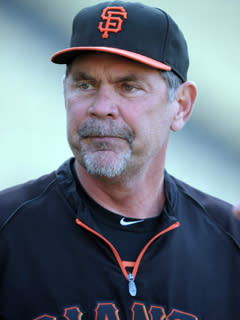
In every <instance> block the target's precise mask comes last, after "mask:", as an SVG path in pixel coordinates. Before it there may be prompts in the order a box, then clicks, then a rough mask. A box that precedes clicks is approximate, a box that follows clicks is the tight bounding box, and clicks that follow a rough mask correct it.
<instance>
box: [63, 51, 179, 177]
mask: <svg viewBox="0 0 240 320" xmlns="http://www.w3.org/2000/svg"><path fill="white" fill-rule="evenodd" d="M64 94H65V104H66V111H67V132H68V140H69V144H70V146H71V149H72V151H73V153H74V156H75V158H76V160H77V161H78V163H79V164H80V165H81V166H83V167H84V168H85V169H86V170H87V171H88V172H89V173H90V174H91V175H93V176H105V177H108V178H112V177H116V176H120V175H122V174H127V175H130V176H132V175H134V174H138V173H139V172H141V170H142V169H144V168H146V167H147V166H149V165H154V163H157V161H161V162H162V164H163V163H164V159H165V152H166V145H167V141H168V136H169V131H170V127H171V123H172V120H173V117H174V110H175V108H174V103H169V102H168V93H167V86H166V84H165V82H164V80H163V78H162V77H161V75H160V72H159V71H158V70H156V69H153V68H151V67H148V66H145V65H143V64H140V63H138V62H134V61H131V60H128V59H125V58H123V57H119V56H115V55H111V54H106V53H88V54H83V55H81V56H79V57H78V58H76V59H75V60H74V62H73V64H72V66H71V68H70V71H69V73H68V75H67V77H66V79H65V83H64Z"/></svg>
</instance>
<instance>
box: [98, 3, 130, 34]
mask: <svg viewBox="0 0 240 320" xmlns="http://www.w3.org/2000/svg"><path fill="white" fill-rule="evenodd" d="M101 19H102V20H104V21H100V22H99V25H98V30H99V31H100V32H102V33H103V34H102V37H103V39H107V38H108V37H109V34H108V33H109V32H114V33H118V32H120V31H122V24H123V21H124V19H127V12H126V10H125V9H124V8H123V7H107V8H105V9H103V12H102V14H101ZM104 23H105V26H103V24H104Z"/></svg>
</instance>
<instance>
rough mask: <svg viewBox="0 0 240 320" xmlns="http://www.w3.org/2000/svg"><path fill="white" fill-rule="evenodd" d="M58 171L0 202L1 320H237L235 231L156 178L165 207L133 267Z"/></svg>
mask: <svg viewBox="0 0 240 320" xmlns="http://www.w3.org/2000/svg"><path fill="white" fill-rule="evenodd" d="M71 161H74V159H71V160H68V161H66V162H65V163H64V164H63V165H62V166H61V167H60V168H59V169H58V170H57V171H55V172H53V173H51V174H48V175H46V176H43V177H41V178H40V179H37V180H33V181H30V182H28V183H25V184H22V185H19V186H16V187H13V188H9V189H7V190H4V191H2V192H0V319H1V320H38V319H42V320H48V319H56V320H60V319H68V320H79V319H82V320H85V319H88V320H90V319H91V320H93V319H94V320H100V319H101V320H115V319H117V320H130V319H131V320H133V319H136V320H160V319H161V320H165V319H166V320H167V319H168V320H192V319H198V320H215V319H216V320H233V319H235V320H237V319H240V290H239V288H238V286H239V283H240V249H239V246H240V222H239V221H237V220H236V219H235V218H234V217H232V213H231V210H232V207H231V205H230V204H227V203H225V202H223V201H221V200H219V199H216V198H213V197H211V196H209V195H206V194H204V193H202V192H200V191H198V190H196V189H194V188H192V187H190V186H189V185H187V184H185V183H183V182H181V181H179V180H177V179H175V178H173V177H172V176H170V175H169V174H168V173H167V172H165V193H166V198H167V204H168V205H167V206H166V207H165V208H164V210H163V211H162V213H161V219H160V223H159V226H158V232H157V233H156V235H155V236H154V237H153V238H152V239H151V240H150V241H149V242H148V243H147V244H146V245H145V247H144V248H143V249H142V251H141V252H140V253H139V256H138V258H137V260H136V262H135V263H134V264H128V263H127V262H126V261H122V259H121V257H120V256H119V254H118V252H117V250H116V249H115V248H114V247H113V245H112V244H111V243H110V242H109V241H108V239H106V238H104V237H103V236H102V235H101V234H100V233H99V230H98V226H97V225H96V224H95V222H94V220H93V219H92V215H91V208H90V207H89V204H88V202H87V201H86V199H85V198H84V197H80V196H79V194H78V192H77V189H76V184H75V181H74V178H73V175H72V172H71V169H70V163H71Z"/></svg>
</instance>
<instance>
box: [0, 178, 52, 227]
mask: <svg viewBox="0 0 240 320" xmlns="http://www.w3.org/2000/svg"><path fill="white" fill-rule="evenodd" d="M55 181H56V174H55V172H52V173H50V174H47V175H44V176H42V177H40V178H38V179H35V180H31V181H28V182H26V183H23V184H19V185H17V186H14V187H11V188H8V189H5V190H2V191H0V230H1V229H2V228H3V227H4V226H5V225H6V224H7V222H8V221H9V220H10V219H11V218H12V217H13V216H14V215H15V214H16V213H17V212H18V211H19V210H20V209H21V208H23V207H24V206H26V205H27V204H29V203H31V202H33V201H34V200H36V199H38V198H41V196H43V195H44V194H46V193H47V192H48V190H49V189H50V188H51V187H52V186H53V185H54V183H55Z"/></svg>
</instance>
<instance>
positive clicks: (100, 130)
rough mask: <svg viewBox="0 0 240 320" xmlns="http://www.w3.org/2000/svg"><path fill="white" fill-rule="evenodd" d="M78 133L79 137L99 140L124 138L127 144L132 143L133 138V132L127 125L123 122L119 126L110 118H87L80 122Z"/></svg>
mask: <svg viewBox="0 0 240 320" xmlns="http://www.w3.org/2000/svg"><path fill="white" fill-rule="evenodd" d="M78 133H79V135H80V138H81V139H85V138H91V139H93V140H95V141H99V142H100V141H105V142H107V141H109V142H110V141H112V140H113V139H114V138H119V139H124V140H126V141H127V142H128V143H129V144H132V141H133V139H134V134H133V132H132V130H131V129H130V128H129V127H128V126H127V125H125V124H124V125H122V126H121V127H120V126H119V125H117V124H116V123H115V122H114V120H111V119H106V120H98V119H88V120H87V121H85V122H84V123H82V124H81V126H80V128H79V130H78ZM93 140H92V141H93Z"/></svg>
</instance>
